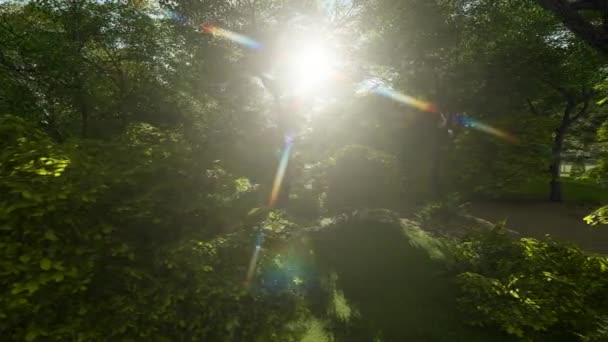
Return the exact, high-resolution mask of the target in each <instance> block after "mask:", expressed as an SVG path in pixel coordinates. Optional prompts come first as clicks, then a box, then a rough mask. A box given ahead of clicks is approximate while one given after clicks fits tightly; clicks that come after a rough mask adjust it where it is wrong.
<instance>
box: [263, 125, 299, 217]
mask: <svg viewBox="0 0 608 342" xmlns="http://www.w3.org/2000/svg"><path fill="white" fill-rule="evenodd" d="M293 142H294V139H293V137H291V136H286V137H285V146H284V147H283V154H282V155H281V160H280V161H279V168H278V170H277V175H276V176H275V177H274V183H273V184H272V192H271V193H270V200H269V201H268V206H269V207H270V208H274V206H275V205H276V204H277V200H278V199H279V193H280V191H281V184H282V183H283V178H285V172H286V171H287V165H288V164H289V156H290V155H291V149H292V147H293Z"/></svg>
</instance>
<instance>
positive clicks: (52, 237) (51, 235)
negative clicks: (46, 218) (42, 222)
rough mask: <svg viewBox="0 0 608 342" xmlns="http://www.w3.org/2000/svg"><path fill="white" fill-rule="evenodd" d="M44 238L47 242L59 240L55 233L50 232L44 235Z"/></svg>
mask: <svg viewBox="0 0 608 342" xmlns="http://www.w3.org/2000/svg"><path fill="white" fill-rule="evenodd" d="M44 238H45V239H47V240H50V241H57V240H59V239H58V238H57V235H55V233H53V232H52V231H50V230H49V231H47V232H45V233H44Z"/></svg>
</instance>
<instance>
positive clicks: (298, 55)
mask: <svg viewBox="0 0 608 342" xmlns="http://www.w3.org/2000/svg"><path fill="white" fill-rule="evenodd" d="M284 59H285V60H284V68H285V70H284V72H285V80H286V82H287V86H288V87H289V88H290V90H291V91H292V92H293V93H295V94H302V93H306V92H308V91H310V90H313V89H314V88H316V87H319V86H322V85H323V84H324V83H325V82H327V81H328V80H329V79H330V78H331V77H332V76H333V74H334V73H335V70H334V66H335V64H336V58H335V56H334V55H333V54H332V52H331V50H330V49H329V48H327V46H325V45H324V44H323V43H322V42H321V41H316V40H310V41H307V42H303V43H299V44H294V46H293V47H292V48H290V47H286V51H285V52H284Z"/></svg>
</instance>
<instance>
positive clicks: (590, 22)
mask: <svg viewBox="0 0 608 342" xmlns="http://www.w3.org/2000/svg"><path fill="white" fill-rule="evenodd" d="M538 3H539V4H540V5H541V6H543V7H544V8H545V9H547V10H549V11H551V12H553V13H554V14H555V15H556V16H557V17H558V18H559V19H560V20H561V21H562V23H564V25H565V26H566V27H568V29H570V30H571V31H572V32H574V34H576V35H577V36H578V37H579V38H580V39H582V40H583V41H585V42H586V43H587V44H589V45H590V46H591V47H593V48H594V49H596V50H598V51H599V52H601V53H603V54H608V2H607V1H605V0H574V1H568V0H538Z"/></svg>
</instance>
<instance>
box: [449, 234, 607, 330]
mask: <svg viewBox="0 0 608 342" xmlns="http://www.w3.org/2000/svg"><path fill="white" fill-rule="evenodd" d="M459 250H460V253H461V254H460V256H461V257H462V260H464V262H465V267H466V269H467V271H466V272H464V273H462V274H460V275H459V276H458V282H459V284H460V287H461V290H462V297H461V298H460V302H461V304H462V307H463V308H464V310H465V312H467V313H469V314H470V320H471V323H474V324H478V325H497V326H499V327H500V328H502V329H504V330H505V331H507V332H508V333H510V334H513V335H516V336H519V337H522V338H525V339H528V340H537V339H538V338H539V337H540V336H545V338H550V337H547V336H554V337H556V336H561V337H564V338H567V339H573V338H574V337H575V336H587V335H588V338H590V339H591V338H592V337H593V336H595V337H593V338H596V339H593V340H595V341H600V340H602V338H603V339H604V340H605V339H606V338H608V335H605V334H603V335H601V332H602V322H603V321H602V320H601V317H602V316H604V317H605V316H606V315H607V314H608V259H607V258H605V257H600V256H590V255H587V254H586V253H585V252H583V251H582V250H580V249H579V248H577V247H576V246H573V245H570V244H567V243H562V242H557V241H555V240H552V239H547V240H543V241H540V240H536V239H531V238H523V239H519V240H513V239H512V238H511V237H509V236H508V235H507V233H506V231H505V230H504V229H502V228H501V227H497V228H496V229H494V230H491V231H486V232H482V233H479V234H477V235H475V236H473V237H471V238H470V239H469V240H468V242H464V243H462V244H461V245H460V246H459ZM603 324H604V326H605V322H604V323H603ZM604 331H605V328H604ZM598 335H601V337H598Z"/></svg>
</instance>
